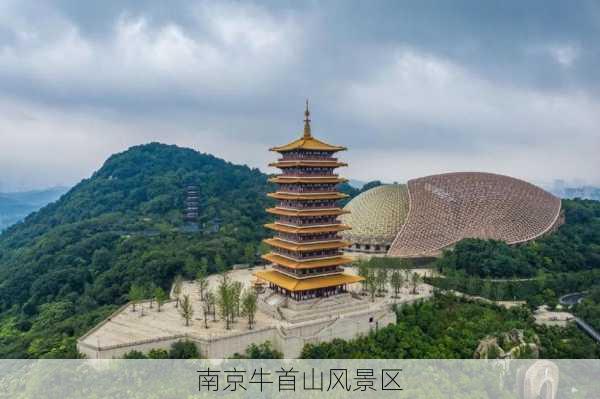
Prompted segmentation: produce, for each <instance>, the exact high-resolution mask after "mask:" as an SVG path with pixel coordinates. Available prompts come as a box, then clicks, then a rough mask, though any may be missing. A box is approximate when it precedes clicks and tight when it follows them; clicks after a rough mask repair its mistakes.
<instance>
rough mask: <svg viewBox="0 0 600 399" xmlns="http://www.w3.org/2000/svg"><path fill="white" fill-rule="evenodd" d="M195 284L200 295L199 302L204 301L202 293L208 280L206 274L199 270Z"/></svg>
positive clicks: (206, 286)
mask: <svg viewBox="0 0 600 399" xmlns="http://www.w3.org/2000/svg"><path fill="white" fill-rule="evenodd" d="M196 284H197V285H198V293H199V294H200V300H201V301H203V300H204V293H205V292H206V289H207V288H208V279H207V278H206V272H205V271H204V270H200V271H199V272H198V274H196Z"/></svg>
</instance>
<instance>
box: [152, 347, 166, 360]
mask: <svg viewBox="0 0 600 399" xmlns="http://www.w3.org/2000/svg"><path fill="white" fill-rule="evenodd" d="M168 358H169V352H167V351H166V350H165V349H150V352H148V359H168Z"/></svg>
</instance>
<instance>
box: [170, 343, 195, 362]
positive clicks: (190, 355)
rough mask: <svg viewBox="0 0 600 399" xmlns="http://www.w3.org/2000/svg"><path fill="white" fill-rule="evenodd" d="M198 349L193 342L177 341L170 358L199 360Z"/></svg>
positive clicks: (172, 346)
mask: <svg viewBox="0 0 600 399" xmlns="http://www.w3.org/2000/svg"><path fill="white" fill-rule="evenodd" d="M199 357H200V354H199V353H198V347H197V346H196V344H195V343H193V342H191V341H177V342H175V343H174V344H173V345H171V350H170V351H169V358H171V359H198V358H199Z"/></svg>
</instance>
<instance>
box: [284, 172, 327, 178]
mask: <svg viewBox="0 0 600 399" xmlns="http://www.w3.org/2000/svg"><path fill="white" fill-rule="evenodd" d="M277 177H339V175H338V174H336V173H333V171H332V172H322V171H319V172H315V173H297V172H296V173H289V172H286V173H281V174H279V175H277Z"/></svg>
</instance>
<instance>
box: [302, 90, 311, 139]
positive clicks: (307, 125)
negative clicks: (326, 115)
mask: <svg viewBox="0 0 600 399" xmlns="http://www.w3.org/2000/svg"><path fill="white" fill-rule="evenodd" d="M310 137H311V134H310V111H309V110H308V98H307V99H306V110H305V111H304V138H305V139H308V138H310Z"/></svg>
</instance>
